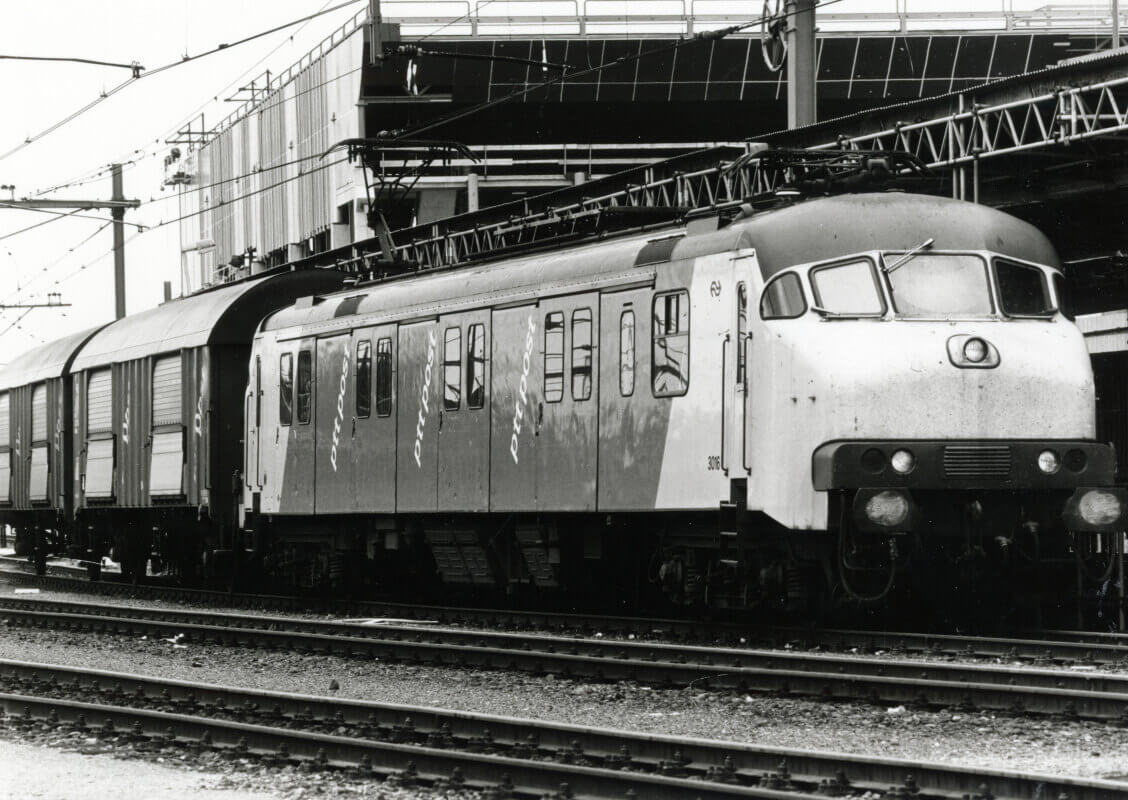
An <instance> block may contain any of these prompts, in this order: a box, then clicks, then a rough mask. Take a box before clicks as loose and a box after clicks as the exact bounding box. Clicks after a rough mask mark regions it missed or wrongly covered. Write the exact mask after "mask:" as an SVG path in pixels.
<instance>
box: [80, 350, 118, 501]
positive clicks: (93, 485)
mask: <svg viewBox="0 0 1128 800" xmlns="http://www.w3.org/2000/svg"><path fill="white" fill-rule="evenodd" d="M113 388H114V381H113V371H112V370H110V369H109V368H107V369H100V370H98V371H96V372H92V373H90V375H89V377H88V378H87V382H86V463H85V464H84V465H83V472H82V490H83V492H84V493H85V495H86V497H87V499H92V500H112V499H113V496H114V413H113V408H114V406H113Z"/></svg>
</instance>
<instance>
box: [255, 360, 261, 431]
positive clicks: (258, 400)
mask: <svg viewBox="0 0 1128 800" xmlns="http://www.w3.org/2000/svg"><path fill="white" fill-rule="evenodd" d="M255 426H256V427H261V426H262V356H255Z"/></svg>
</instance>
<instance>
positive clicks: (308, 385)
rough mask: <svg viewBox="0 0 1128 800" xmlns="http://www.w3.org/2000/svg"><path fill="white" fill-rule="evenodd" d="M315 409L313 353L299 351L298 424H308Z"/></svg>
mask: <svg viewBox="0 0 1128 800" xmlns="http://www.w3.org/2000/svg"><path fill="white" fill-rule="evenodd" d="M312 410H313V353H312V352H311V351H309V350H302V351H300V352H299V353H298V424H299V425H308V424H309V418H310V413H311V412H312Z"/></svg>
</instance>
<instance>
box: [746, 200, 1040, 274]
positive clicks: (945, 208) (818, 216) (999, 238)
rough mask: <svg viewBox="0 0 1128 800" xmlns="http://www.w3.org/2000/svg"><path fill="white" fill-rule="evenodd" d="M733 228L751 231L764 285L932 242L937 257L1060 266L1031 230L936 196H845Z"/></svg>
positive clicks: (778, 210)
mask: <svg viewBox="0 0 1128 800" xmlns="http://www.w3.org/2000/svg"><path fill="white" fill-rule="evenodd" d="M734 225H739V226H740V227H742V228H743V229H744V230H745V231H747V233H748V237H749V239H750V241H751V243H752V246H753V247H755V248H756V255H757V258H758V260H759V262H760V268H761V270H763V273H764V277H765V278H767V277H770V276H771V275H774V274H775V273H777V272H779V271H780V270H783V269H787V268H788V267H793V266H795V265H797V264H810V263H812V262H814V261H825V260H826V259H830V258H835V257H838V256H843V255H848V254H850V253H860V252H863V251H865V250H910V249H912V248H914V247H916V246H918V245H919V244H920V243H921V242H923V241H924V240H925V239H928V238H932V239H934V240H935V241H934V242H933V245H932V246H933V248H934V249H936V250H990V251H992V252H996V253H1000V254H1002V255H1007V256H1011V257H1012V258H1020V259H1024V260H1026V261H1033V262H1035V263H1038V264H1045V265H1047V266H1051V267H1058V268H1060V267H1061V262H1060V261H1059V259H1058V255H1057V252H1056V251H1055V250H1054V247H1053V245H1052V244H1050V240H1049V239H1047V238H1046V236H1045V235H1044V234H1043V233H1042V232H1041V231H1039V230H1038V229H1037V228H1035V227H1034V226H1033V225H1031V224H1030V223H1028V222H1024V221H1023V220H1021V219H1019V218H1018V217H1014V216H1011V215H1010V214H1007V213H1006V212H1003V211H999V210H998V209H994V208H991V207H989V206H982V205H977V204H975V203H969V202H966V201H964V200H955V199H952V198H950V197H936V196H935V195H924V194H906V193H904V192H880V193H877V192H875V193H870V194H841V195H835V196H833V197H823V198H819V199H817V200H807V201H805V202H802V203H795V204H793V205H789V206H784V207H781V208H776V209H773V210H771V211H766V212H761V213H757V214H755V215H753V216H751V217H748V218H746V219H743V220H740V221H738V222H736V223H734Z"/></svg>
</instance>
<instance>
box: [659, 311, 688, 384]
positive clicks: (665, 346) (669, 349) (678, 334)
mask: <svg viewBox="0 0 1128 800" xmlns="http://www.w3.org/2000/svg"><path fill="white" fill-rule="evenodd" d="M651 321H652V324H653V332H652V335H653V337H654V347H653V350H652V354H651V362H650V381H651V388H652V390H653V392H654V396H655V397H678V396H680V395H683V394H685V393H686V392H687V391H689V292H687V291H685V290H684V289H682V290H680V291H676V292H665V293H663V294H657V295H655V296H654V305H653V308H652V319H651Z"/></svg>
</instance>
